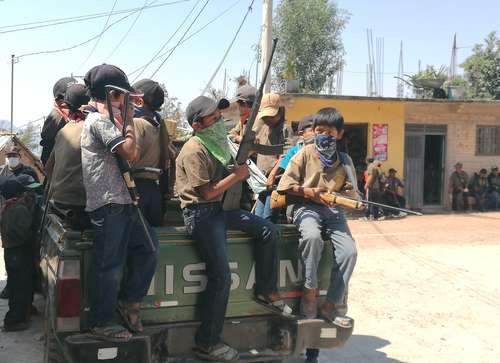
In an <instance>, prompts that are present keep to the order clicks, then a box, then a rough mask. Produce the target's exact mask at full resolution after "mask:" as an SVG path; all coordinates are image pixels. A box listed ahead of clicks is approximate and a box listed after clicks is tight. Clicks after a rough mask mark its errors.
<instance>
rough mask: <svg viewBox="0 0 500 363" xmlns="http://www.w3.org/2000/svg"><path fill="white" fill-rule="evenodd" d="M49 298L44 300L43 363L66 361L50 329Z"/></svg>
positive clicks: (65, 362) (62, 362)
mask: <svg viewBox="0 0 500 363" xmlns="http://www.w3.org/2000/svg"><path fill="white" fill-rule="evenodd" d="M49 300H50V299H46V300H45V314H44V318H45V319H44V333H45V344H44V351H43V363H67V360H66V359H65V358H64V355H63V354H62V352H61V350H60V349H59V347H58V345H57V342H56V339H55V337H54V334H53V332H52V329H50V320H49V319H50V316H49Z"/></svg>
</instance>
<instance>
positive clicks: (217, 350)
mask: <svg viewBox="0 0 500 363" xmlns="http://www.w3.org/2000/svg"><path fill="white" fill-rule="evenodd" d="M193 352H194V354H195V355H196V356H197V357H198V358H201V359H204V360H208V361H211V362H234V361H237V360H238V358H239V353H238V351H237V350H236V349H234V348H231V347H230V346H229V345H227V344H224V343H220V344H217V345H215V346H213V347H211V348H210V349H209V350H205V349H203V348H201V347H199V346H196V347H194V348H193Z"/></svg>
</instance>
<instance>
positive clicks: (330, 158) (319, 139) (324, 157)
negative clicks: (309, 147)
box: [314, 134, 337, 169]
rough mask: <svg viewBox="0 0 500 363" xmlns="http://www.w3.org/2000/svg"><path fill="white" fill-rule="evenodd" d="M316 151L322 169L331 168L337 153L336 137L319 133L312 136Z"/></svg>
mask: <svg viewBox="0 0 500 363" xmlns="http://www.w3.org/2000/svg"><path fill="white" fill-rule="evenodd" d="M314 144H315V145H316V151H317V152H318V154H319V159H320V161H321V165H322V166H323V169H327V168H331V167H332V166H333V163H334V161H335V160H336V155H337V138H336V137H335V136H330V135H323V134H319V135H316V136H315V137H314Z"/></svg>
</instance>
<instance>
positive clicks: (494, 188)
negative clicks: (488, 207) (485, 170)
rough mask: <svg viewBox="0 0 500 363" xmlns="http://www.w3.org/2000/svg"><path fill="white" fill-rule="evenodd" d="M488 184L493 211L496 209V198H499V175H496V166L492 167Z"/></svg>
mask: <svg viewBox="0 0 500 363" xmlns="http://www.w3.org/2000/svg"><path fill="white" fill-rule="evenodd" d="M488 182H489V184H490V194H491V195H492V199H493V201H494V202H495V203H494V207H495V210H497V209H498V204H499V203H498V197H499V196H500V174H499V173H498V166H493V167H492V168H491V172H490V174H489V175H488Z"/></svg>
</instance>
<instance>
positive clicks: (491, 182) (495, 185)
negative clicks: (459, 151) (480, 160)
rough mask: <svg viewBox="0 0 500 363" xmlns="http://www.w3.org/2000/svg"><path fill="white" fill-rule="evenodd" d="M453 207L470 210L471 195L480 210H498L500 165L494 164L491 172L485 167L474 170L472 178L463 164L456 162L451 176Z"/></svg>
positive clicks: (454, 208)
mask: <svg viewBox="0 0 500 363" xmlns="http://www.w3.org/2000/svg"><path fill="white" fill-rule="evenodd" d="M450 193H451V196H452V209H453V210H454V211H456V212H458V211H468V210H469V209H470V205H469V197H473V198H474V202H475V207H476V209H477V210H478V211H480V212H485V211H486V210H498V209H499V205H500V200H499V198H500V175H499V173H498V166H492V167H491V169H490V172H489V173H488V170H486V169H485V168H482V169H481V170H479V173H477V172H474V174H473V176H472V178H469V175H468V174H467V172H465V170H464V169H463V164H462V163H460V162H458V163H456V164H455V171H454V172H453V173H452V174H451V177H450Z"/></svg>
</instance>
